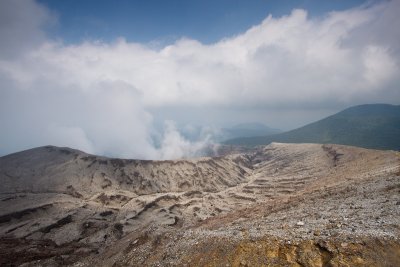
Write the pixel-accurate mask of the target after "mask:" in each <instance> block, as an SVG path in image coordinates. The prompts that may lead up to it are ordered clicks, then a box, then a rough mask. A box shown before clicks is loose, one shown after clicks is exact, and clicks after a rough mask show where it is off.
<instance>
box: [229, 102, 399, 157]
mask: <svg viewBox="0 0 400 267" xmlns="http://www.w3.org/2000/svg"><path fill="white" fill-rule="evenodd" d="M271 142H284V143H321V144H326V143H333V144H342V145H352V146H358V147H365V148H374V149H392V150H400V106H399V105H389V104H367V105H360V106H354V107H350V108H348V109H345V110H343V111H341V112H339V113H337V114H334V115H332V116H329V117H327V118H324V119H322V120H319V121H317V122H314V123H310V124H308V125H305V126H303V127H301V128H297V129H295V130H291V131H288V132H284V133H280V134H275V135H270V136H257V137H246V138H236V139H231V140H228V141H226V142H225V144H232V145H248V146H256V145H265V144H269V143H271Z"/></svg>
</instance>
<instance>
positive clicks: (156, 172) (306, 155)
mask: <svg viewBox="0 0 400 267" xmlns="http://www.w3.org/2000/svg"><path fill="white" fill-rule="evenodd" d="M399 174H400V165H399V153H398V152H394V151H378V150H367V149H361V148H355V147H348V146H340V145H318V144H279V143H273V144H270V145H268V146H266V147H264V148H260V149H258V150H257V151H255V152H251V153H243V154H236V155H227V156H224V157H218V158H198V159H191V160H176V161H140V160H121V159H109V158H104V157H97V156H93V155H88V154H85V153H83V152H80V151H77V150H72V149H68V148H57V147H42V148H37V149H33V150H28V151H24V152H20V153H16V154H12V155H9V156H6V157H2V158H0V181H1V184H0V194H1V195H0V197H1V200H0V237H1V240H2V242H1V247H0V256H1V257H0V258H1V260H0V261H1V262H0V264H1V265H7V264H8V265H11V266H12V265H13V264H14V265H19V264H23V265H24V266H30V265H32V266H37V265H44V266H54V265H75V266H95V265H96V266H101V265H103V266H112V265H114V266H143V265H148V266H157V265H159V266H168V265H173V266H174V265H188V266H193V265H194V266H196V265H199V266H230V265H232V266H239V265H249V266H255V265H257V266H261V265H264V266H268V265H271V266H278V265H289V266H301V265H303V266H323V265H324V264H325V265H326V264H331V265H333V266H335V264H336V265H337V266H346V264H347V265H348V266H356V265H359V266H363V265H368V264H373V263H376V262H379V263H381V264H382V265H383V266H391V265H392V264H394V263H398V262H399V256H400V245H399V244H400V243H399V233H400V232H399V231H400V230H399V229H400V194H399V193H400V177H399ZM377 242H378V243H377ZM380 246H381V247H382V249H381V250H379V247H380ZM371 247H374V248H375V249H371ZM346 253H347V254H346ZM363 253H364V254H363ZM385 253H387V254H388V255H386V254H385ZM346 255H347V256H346ZM357 255H358V256H357ZM380 259H381V260H380Z"/></svg>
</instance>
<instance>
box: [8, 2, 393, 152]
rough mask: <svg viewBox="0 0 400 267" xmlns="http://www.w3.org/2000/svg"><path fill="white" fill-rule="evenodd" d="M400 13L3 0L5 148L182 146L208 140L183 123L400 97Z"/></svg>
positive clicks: (320, 110)
mask: <svg viewBox="0 0 400 267" xmlns="http://www.w3.org/2000/svg"><path fill="white" fill-rule="evenodd" d="M398 14H400V1H399V0H394V1H367V2H365V1H311V0H308V1H306V0H304V1H266V0H264V1H261V0H259V1H257V0H255V1H244V0H243V1H238V0H235V1H227V0H220V1H218V0H217V1H178V0H174V1H154V0H152V1H55V0H41V1H33V0H17V1H15V0H1V1H0V36H1V37H0V127H1V131H0V155H4V154H7V153H11V152H15V151H18V150H22V149H26V148H31V147H35V146H40V145H47V144H52V145H59V146H70V147H74V148H78V149H81V150H84V151H87V152H90V153H96V154H103V155H112V156H120V157H129V158H131V157H133V158H174V157H180V156H183V155H188V154H190V153H192V152H193V151H194V150H196V149H197V148H199V147H201V146H202V145H203V144H204V143H205V142H208V141H209V138H210V135H207V134H204V139H202V140H199V141H198V142H195V143H192V142H189V141H187V140H185V139H184V138H182V136H181V135H180V134H179V131H178V130H177V128H176V125H178V126H179V127H181V126H190V125H203V126H205V129H210V126H211V128H212V127H219V126H229V125H233V124H238V123H243V122H262V123H265V124H267V125H269V126H271V127H275V128H281V129H291V128H294V127H298V126H301V125H303V124H305V123H309V122H312V121H315V120H317V119H320V118H322V117H324V116H326V115H330V114H332V113H335V112H337V111H340V110H341V109H343V108H346V107H349V106H352V105H356V104H363V103H377V102H379V103H392V104H399V102H400V89H399V84H400V75H399V74H400V72H399V67H400V66H399V64H400V50H399V48H400V19H399V17H398ZM164 123H165V124H164ZM158 124H164V125H165V132H164V135H163V136H162V137H161V147H155V146H154V144H153V143H152V136H154V135H157V134H160V133H157V130H156V129H158V127H157V125H158ZM179 127H178V129H179ZM205 132H207V131H205Z"/></svg>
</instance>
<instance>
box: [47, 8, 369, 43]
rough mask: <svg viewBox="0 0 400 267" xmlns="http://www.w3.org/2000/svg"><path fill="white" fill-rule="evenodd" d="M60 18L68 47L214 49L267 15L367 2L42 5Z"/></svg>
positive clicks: (59, 32) (58, 30)
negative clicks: (195, 45)
mask: <svg viewBox="0 0 400 267" xmlns="http://www.w3.org/2000/svg"><path fill="white" fill-rule="evenodd" d="M39 2H40V3H42V4H44V5H46V6H47V7H48V8H50V9H51V10H52V11H53V12H54V13H55V14H56V16H57V18H58V23H57V24H56V25H53V26H52V28H50V33H51V35H52V36H53V37H58V38H61V39H63V41H64V42H67V43H79V42H81V41H83V40H101V41H106V42H109V41H113V40H114V39H116V38H118V37H124V38H126V40H127V41H134V42H141V43H149V42H160V43H171V42H173V41H174V40H176V39H179V38H181V37H189V38H193V39H196V40H199V41H201V42H203V43H212V42H216V41H218V40H220V39H221V38H224V37H230V36H232V35H236V34H238V33H241V32H244V31H246V30H247V29H248V28H250V27H251V26H253V25H256V24H259V23H260V22H261V21H262V20H263V19H264V18H265V17H266V16H267V15H268V14H272V15H273V16H274V17H279V16H282V15H287V14H290V12H291V10H292V9H294V8H302V9H305V10H307V11H308V14H309V15H310V16H321V15H324V14H325V13H326V12H330V11H334V10H335V11H340V10H344V9H349V8H352V7H355V6H359V5H361V4H364V3H366V1H365V0H335V1H328V0H319V1H318V0H317V1H316V0H297V1H296V0H281V1H271V0H251V1H248V0H247V1H246V0H203V1H199V0H197V1H193V0H188V1H185V0H169V1H165V0H158V1H156V0H146V1H144V0H142V1H138V0H116V1H110V0H108V1H104V0H84V1H79V0H67V1H60V0H40V1H39Z"/></svg>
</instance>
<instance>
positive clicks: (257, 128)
mask: <svg viewBox="0 0 400 267" xmlns="http://www.w3.org/2000/svg"><path fill="white" fill-rule="evenodd" d="M221 132H222V134H221V139H224V140H228V139H233V138H240V137H253V136H267V135H272V134H278V133H281V132H282V131H281V130H279V129H274V128H270V127H268V126H266V125H264V124H262V123H256V122H253V123H241V124H238V125H235V126H232V127H230V128H222V129H221Z"/></svg>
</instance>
